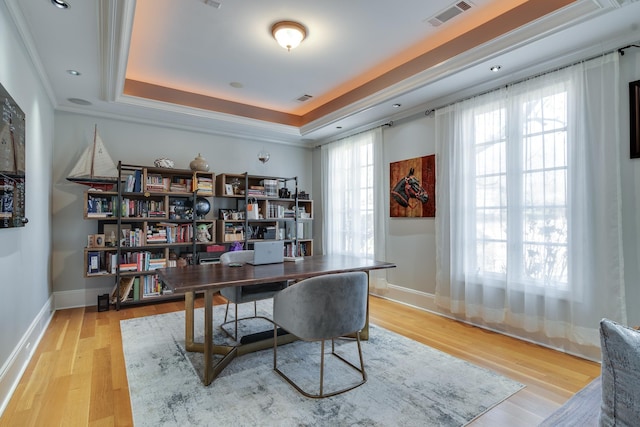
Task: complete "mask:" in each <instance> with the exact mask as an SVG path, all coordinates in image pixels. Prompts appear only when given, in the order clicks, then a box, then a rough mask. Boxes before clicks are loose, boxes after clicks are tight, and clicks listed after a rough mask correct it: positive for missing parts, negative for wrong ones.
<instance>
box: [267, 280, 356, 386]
mask: <svg viewBox="0 0 640 427" xmlns="http://www.w3.org/2000/svg"><path fill="white" fill-rule="evenodd" d="M367 280H368V276H367V274H366V273H363V272H352V273H339V274H330V275H326V276H318V277H313V278H310V279H305V280H302V281H300V282H298V283H297V284H295V285H291V286H289V287H288V288H287V289H284V290H283V291H281V292H279V293H278V294H276V295H275V296H274V297H273V322H274V323H275V326H274V345H273V369H274V370H275V371H276V372H277V373H278V374H279V375H280V376H282V377H283V378H284V379H285V380H286V381H287V382H288V383H289V384H291V385H292V386H293V387H295V388H296V390H298V391H299V392H300V393H302V394H303V395H305V396H307V397H313V398H320V397H329V396H335V395H336V394H340V393H344V392H346V391H349V390H352V389H354V388H356V387H358V386H360V385H362V384H364V383H365V382H366V381H367V375H366V373H365V370H364V363H363V359H362V348H361V345H360V331H361V330H362V328H364V326H365V322H366V317H367V297H368V293H367V291H368V284H367ZM278 327H280V328H282V329H284V330H286V331H287V332H289V333H291V334H293V335H295V336H296V337H298V338H300V339H302V340H304V341H320V342H321V350H320V392H319V393H318V394H314V393H309V392H307V391H304V390H303V389H302V388H301V387H300V386H298V385H297V384H296V383H295V382H294V381H293V380H291V379H290V378H289V377H288V376H287V375H285V374H284V373H283V372H282V371H281V370H280V369H278V342H277V341H278V340H277V339H276V338H277V334H278V330H277V329H278ZM352 334H355V341H356V343H357V345H358V356H359V358H360V367H357V366H355V365H354V364H352V363H351V362H349V361H348V360H346V359H345V358H343V357H342V356H340V355H339V354H337V353H336V352H335V339H336V338H339V337H344V336H346V335H352ZM329 339H330V340H331V354H332V355H334V356H336V357H337V358H338V359H340V360H341V361H343V362H344V363H346V364H347V365H349V366H350V367H352V368H353V369H355V370H356V371H358V372H359V373H360V374H361V376H362V380H361V381H360V382H358V383H355V384H352V385H350V386H347V387H345V388H342V389H340V390H337V391H332V392H329V393H325V391H324V342H325V340H329Z"/></svg>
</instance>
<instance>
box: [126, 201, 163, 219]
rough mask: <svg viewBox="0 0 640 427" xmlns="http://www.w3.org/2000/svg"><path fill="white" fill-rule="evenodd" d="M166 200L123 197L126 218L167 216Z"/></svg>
mask: <svg viewBox="0 0 640 427" xmlns="http://www.w3.org/2000/svg"><path fill="white" fill-rule="evenodd" d="M166 216H167V212H166V211H165V206H164V200H140V199H129V198H124V199H122V217H124V218H165V217H166Z"/></svg>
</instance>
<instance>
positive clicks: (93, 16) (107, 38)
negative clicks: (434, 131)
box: [3, 0, 640, 146]
mask: <svg viewBox="0 0 640 427" xmlns="http://www.w3.org/2000/svg"><path fill="white" fill-rule="evenodd" d="M3 1H4V2H5V3H6V5H7V7H8V9H9V12H10V14H11V16H12V17H13V19H14V21H15V22H16V25H17V26H18V29H19V31H20V32H21V34H22V36H23V38H24V40H25V44H26V48H27V49H28V51H29V54H30V55H31V57H32V59H33V62H34V64H35V65H36V67H37V69H38V71H39V73H40V74H41V76H42V79H43V81H44V84H45V87H46V89H47V91H48V93H49V96H50V98H51V101H52V103H53V105H54V106H55V108H56V109H58V110H62V111H70V112H76V113H81V114H90V115H96V116H104V117H114V118H123V119H127V120H138V121H142V122H145V123H151V124H158V125H163V124H165V123H171V125H172V126H176V127H184V128H187V129H193V130H197V131H203V132H210V133H217V134H222V135H234V136H239V137H242V138H249V139H258V140H266V141H274V142H283V143H291V144H302V145H309V146H315V145H317V144H319V143H322V142H325V141H327V140H330V139H334V138H337V137H339V136H341V135H345V134H348V133H352V132H354V131H357V130H361V129H362V128H365V127H370V126H372V125H375V124H380V123H384V122H387V121H389V120H400V119H402V118H404V117H407V116H412V115H414V114H424V112H425V111H427V110H429V109H432V108H436V107H439V106H441V105H444V104H446V103H449V102H452V101H454V100H457V99H460V98H462V97H465V96H469V95H471V94H473V93H477V92H478V91H483V90H488V89H491V88H494V87H497V86H499V85H502V84H505V83H507V82H509V81H513V80H515V79H519V78H524V77H526V76H530V75H533V74H536V73H539V72H542V71H545V70H547V69H550V68H553V67H557V66H561V65H565V64H568V63H571V62H573V61H576V60H580V59H584V58H586V57H589V56H593V55H598V54H601V53H603V52H608V51H610V50H612V49H617V48H619V47H621V46H625V45H628V44H633V43H636V44H637V43H638V41H639V40H640V30H639V28H640V1H637V0H626V1H625V0H575V1H573V2H569V3H570V4H568V5H567V6H565V7H563V8H561V9H559V10H557V11H555V12H552V13H548V14H546V15H544V16H542V17H539V18H536V17H535V16H534V15H535V14H533V15H532V16H531V19H532V20H530V21H529V22H525V23H523V24H522V25H519V26H518V28H515V29H508V31H507V32H506V33H505V32H504V31H505V30H504V29H496V28H497V27H498V25H497V24H496V25H493V22H496V23H497V22H498V21H499V18H500V15H501V14H504V13H508V12H509V10H510V9H512V8H516V9H514V10H517V7H520V6H522V7H525V6H526V4H527V3H530V4H533V3H537V4H542V2H541V0H529V1H527V0H517V1H516V0H514V1H505V0H471V1H469V0H467V2H468V3H470V4H471V5H472V8H471V9H470V10H469V11H467V12H465V13H463V14H461V15H459V16H457V17H455V18H453V19H451V20H449V21H447V22H446V23H444V24H443V25H441V26H439V27H433V26H432V25H430V24H429V23H428V22H426V20H427V19H429V18H431V17H432V16H434V15H435V14H437V13H439V12H441V11H443V10H445V9H447V8H448V7H450V6H452V5H453V4H455V3H457V2H456V1H455V0H430V1H424V0H396V1H394V2H389V1H381V0H347V1H345V0H324V1H312V0H278V1H266V0H254V1H250V0H219V3H220V4H221V7H220V8H214V7H211V6H208V5H206V4H205V3H204V0H137V1H136V0H93V1H87V0H67V2H68V3H69V5H70V6H71V7H70V8H69V9H66V10H62V9H59V8H56V7H54V6H53V5H52V4H51V0H3ZM544 1H545V2H548V3H546V4H550V3H554V4H558V3H561V2H562V0H554V1H552V0H544ZM565 1H566V0H565ZM530 9H531V8H530ZM536 10H539V9H536ZM538 14H539V13H538ZM494 18H496V19H494ZM492 19H494V20H493V21H491V22H492V24H486V22H487V21H490V20H492ZM278 20H295V21H298V22H301V23H302V24H304V25H305V26H306V28H307V29H308V35H307V39H306V40H304V41H303V42H302V44H301V45H300V46H299V47H298V48H296V49H294V50H292V51H291V52H287V51H286V50H285V49H283V48H281V47H280V46H278V45H277V43H276V42H275V40H273V38H272V37H271V34H270V28H271V25H272V24H273V23H274V22H276V21H278ZM503 21H505V20H503ZM503 25H504V23H503ZM480 28H482V31H483V34H486V33H487V32H491V31H496V32H497V34H494V35H492V36H491V39H490V40H486V41H484V40H481V39H478V41H477V42H475V43H474V42H473V37H476V36H475V35H474V36H473V37H471V36H470V34H476V33H471V32H472V31H474V29H476V31H478V29H480ZM477 34H480V33H477ZM465 35H466V42H465V43H466V44H465V45H464V46H465V47H464V49H462V50H460V49H459V48H458V50H460V52H457V51H456V46H460V44H456V43H457V41H458V40H463V39H465ZM478 37H480V35H479V36H478ZM447 43H448V44H447ZM439 46H440V47H441V51H440V54H439V56H434V57H433V58H435V59H437V60H435V59H434V60H432V63H430V64H429V65H428V66H425V67H424V68H420V69H418V70H415V69H414V70H413V71H412V72H410V73H408V74H406V73H405V75H403V76H402V78H398V77H397V74H396V75H394V70H395V71H398V70H402V69H403V66H406V64H407V63H409V62H410V61H411V60H412V59H413V58H414V57H416V56H419V57H421V58H423V60H425V59H428V58H429V57H428V55H430V54H431V53H430V52H429V50H430V49H433V48H434V47H436V48H437V47H439ZM443 52H444V53H443ZM447 52H450V54H446V53H447ZM434 55H435V54H434ZM427 62H428V61H427ZM403 64H405V65H403ZM495 64H499V65H501V66H502V69H501V71H500V72H499V73H491V72H490V71H489V67H490V66H491V65H495ZM70 69H74V70H77V71H79V72H80V73H81V75H80V76H71V75H69V74H68V73H67V72H66V70H70ZM405 69H406V68H405ZM127 79H128V80H136V81H140V82H144V83H148V84H153V85H157V86H158V87H165V88H170V89H173V90H178V91H182V92H183V93H185V92H186V93H191V94H200V95H201V96H200V98H199V99H201V100H205V101H206V102H205V104H206V105H209V104H208V103H209V102H210V101H211V100H213V101H211V102H213V103H214V104H215V102H218V103H220V102H222V103H223V104H225V103H226V104H227V105H232V106H233V107H234V108H236V109H235V110H229V109H228V108H222V109H216V108H213V109H208V107H203V106H202V105H200V108H194V107H192V106H189V105H185V104H184V103H182V104H177V103H173V102H170V101H169V100H160V101H159V100H152V99H147V98H143V97H140V96H133V95H131V94H125V90H124V88H125V81H126V80H127ZM376 79H377V80H376ZM372 80H373V83H367V82H370V81H372ZM232 82H238V83H240V84H241V85H242V88H239V89H238V88H234V87H232V86H231V85H230V83H232ZM381 82H383V83H384V84H381ZM372 84H373V86H371V85H372ZM369 87H373V89H370V90H367V88H369ZM129 93H131V92H129ZM305 94H308V95H312V96H313V98H311V100H310V101H307V102H304V103H302V102H300V101H297V100H296V99H297V98H298V97H300V96H302V95H305ZM191 96H193V95H191ZM73 98H76V99H82V100H86V101H88V102H90V103H91V105H86V106H82V105H78V104H75V103H73V102H70V101H69V99H73ZM396 103H397V104H401V107H399V108H393V107H392V105H393V104H396ZM203 105H204V104H203ZM250 111H258V113H259V114H258V116H260V117H261V118H260V119H257V118H255V117H256V116H255V115H254V116H252V115H251V114H249V112H250ZM264 113H267V114H269V113H273V114H275V115H276V116H278V115H280V116H282V115H284V116H286V117H294V118H302V120H301V122H300V123H299V124H288V123H284V122H283V121H281V120H278V119H274V120H272V119H270V118H269V117H268V116H264V117H263V116H261V115H264ZM265 117H266V118H265ZM338 127H341V128H338Z"/></svg>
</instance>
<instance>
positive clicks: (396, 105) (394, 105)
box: [392, 104, 402, 108]
mask: <svg viewBox="0 0 640 427" xmlns="http://www.w3.org/2000/svg"><path fill="white" fill-rule="evenodd" d="M392 107H393V108H400V107H402V104H393V105H392Z"/></svg>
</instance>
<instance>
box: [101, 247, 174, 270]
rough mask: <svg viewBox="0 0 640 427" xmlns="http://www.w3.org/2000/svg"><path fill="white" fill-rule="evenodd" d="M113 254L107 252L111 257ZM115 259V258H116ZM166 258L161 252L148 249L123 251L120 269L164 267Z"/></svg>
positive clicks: (154, 268) (155, 268)
mask: <svg viewBox="0 0 640 427" xmlns="http://www.w3.org/2000/svg"><path fill="white" fill-rule="evenodd" d="M113 255H115V254H109V257H110V258H111V257H112V256H113ZM116 259H117V258H116ZM166 266H167V259H166V258H164V254H163V253H155V252H150V251H139V252H125V253H124V254H122V258H121V259H120V271H121V272H123V271H153V270H157V269H158V268H165V267H166ZM112 268H113V267H112Z"/></svg>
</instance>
